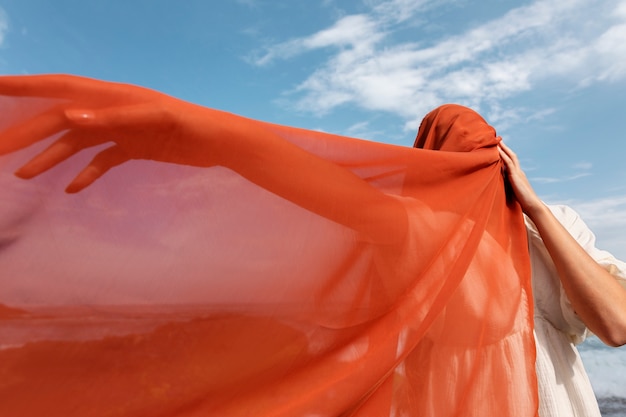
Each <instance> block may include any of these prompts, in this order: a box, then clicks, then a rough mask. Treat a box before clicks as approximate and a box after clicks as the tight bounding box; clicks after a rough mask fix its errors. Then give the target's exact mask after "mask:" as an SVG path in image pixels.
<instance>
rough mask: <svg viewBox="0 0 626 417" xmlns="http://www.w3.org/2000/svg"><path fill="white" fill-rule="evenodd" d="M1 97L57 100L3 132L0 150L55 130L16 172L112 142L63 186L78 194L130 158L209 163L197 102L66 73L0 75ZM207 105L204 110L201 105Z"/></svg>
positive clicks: (204, 118) (207, 131) (206, 131)
mask: <svg viewBox="0 0 626 417" xmlns="http://www.w3.org/2000/svg"><path fill="white" fill-rule="evenodd" d="M0 95H5V96H11V95H16V96H34V97H42V98H50V99H58V101H59V103H58V104H56V105H54V106H53V107H52V108H49V109H48V110H46V111H44V112H41V113H39V114H35V115H34V116H32V117H31V118H30V119H27V120H25V121H24V122H22V123H21V124H18V125H14V126H11V127H10V128H9V129H7V130H6V131H4V132H2V133H1V136H0V155H3V154H7V153H9V152H13V151H16V150H19V149H22V148H26V147H28V146H30V145H32V144H34V143H36V142H39V141H41V140H44V139H46V138H48V137H50V136H53V135H57V134H61V133H62V136H60V137H59V138H58V139H57V140H56V141H54V142H53V143H52V144H51V145H50V146H49V147H48V148H47V149H45V150H44V151H43V152H41V153H40V154H39V155H37V156H35V157H34V158H33V159H31V160H30V161H28V162H27V163H26V164H25V165H23V166H22V167H21V168H20V169H18V170H17V172H16V175H17V176H19V177H22V178H32V177H35V176H37V175H39V174H41V173H43V172H45V171H47V170H48V169H50V168H52V167H54V166H56V165H58V164H60V163H61V162H63V161H64V160H66V159H68V158H70V157H71V156H72V155H74V154H76V153H78V152H80V151H82V150H84V149H87V148H91V147H94V146H98V145H102V144H105V143H111V146H110V147H108V148H106V149H104V150H102V151H100V152H99V153H98V154H97V155H96V156H95V157H94V158H93V159H92V160H91V162H90V163H89V164H88V165H87V166H86V167H85V168H84V169H83V170H82V171H81V172H80V173H78V175H77V176H76V177H75V179H74V180H73V181H72V182H71V183H70V185H69V186H68V187H67V191H68V192H78V191H80V190H82V189H83V188H85V187H87V186H89V185H90V184H92V183H93V182H94V181H95V180H97V179H98V178H99V177H101V176H102V175H104V174H105V173H106V172H107V171H108V170H109V169H111V168H113V167H115V166H117V165H120V164H122V163H124V162H126V161H129V160H131V159H150V160H156V161H162V162H173V163H178V164H185V165H196V166H210V165H213V164H215V159H214V158H213V157H214V156H215V155H214V153H213V152H211V147H212V146H211V144H210V143H209V141H207V140H206V138H207V137H209V136H210V135H211V133H212V132H211V121H210V119H211V117H210V116H211V115H210V114H208V115H207V114H206V112H202V111H201V109H203V108H201V107H199V106H195V105H193V104H190V103H187V102H184V101H181V100H177V99H175V98H173V97H169V96H167V95H165V94H161V93H159V92H156V91H153V90H148V89H145V88H141V87H137V86H131V85H123V84H116V83H110V82H104V81H98V80H93V79H88V78H82V77H75V76H68V75H41V76H16V77H0ZM203 110H206V109H203Z"/></svg>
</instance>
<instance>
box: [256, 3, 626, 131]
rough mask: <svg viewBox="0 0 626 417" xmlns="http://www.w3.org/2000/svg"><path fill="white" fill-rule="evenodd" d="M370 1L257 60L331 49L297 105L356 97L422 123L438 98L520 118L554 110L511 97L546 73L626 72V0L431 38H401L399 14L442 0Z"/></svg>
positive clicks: (529, 14) (546, 6) (585, 79)
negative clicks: (513, 103) (364, 9)
mask: <svg viewBox="0 0 626 417" xmlns="http://www.w3.org/2000/svg"><path fill="white" fill-rule="evenodd" d="M368 4H369V5H370V7H371V10H370V12H368V13H362V14H355V15H349V16H344V17H342V18H340V19H339V20H337V21H336V22H335V24H333V25H331V26H330V27H329V28H326V29H324V30H321V31H319V32H317V33H314V34H312V35H310V36H307V37H303V38H297V39H292V40H290V41H287V42H283V43H279V44H276V45H274V46H272V47H270V48H269V49H267V50H266V51H265V53H264V54H263V55H261V56H260V57H259V58H257V59H256V60H255V63H256V64H257V65H266V64H269V63H271V62H274V61H276V60H278V59H289V58H292V57H294V56H296V55H298V54H302V53H306V52H307V51H311V50H315V49H321V48H324V49H325V50H326V51H328V53H329V55H328V57H327V59H326V60H325V61H324V62H322V63H321V65H319V66H318V67H317V68H316V69H314V70H313V71H312V72H311V73H310V74H309V75H308V76H307V77H306V79H304V80H303V81H302V82H301V83H300V84H299V85H298V86H297V87H296V88H294V89H293V90H292V91H289V92H286V97H287V98H288V100H289V102H290V105H292V106H294V107H295V108H296V109H299V110H303V111H308V112H313V113H318V114H323V113H326V112H329V111H331V110H333V109H334V108H336V107H338V106H341V105H345V104H353V105H356V106H359V107H361V108H365V109H370V110H376V111H387V112H390V113H393V114H396V115H399V116H400V117H402V118H404V119H405V120H406V127H407V128H410V129H414V128H415V127H416V125H418V124H419V119H418V118H419V117H420V116H421V115H422V114H424V113H426V111H428V110H429V109H431V108H432V107H434V106H436V105H439V104H441V103H443V102H458V103H462V104H466V105H469V106H471V107H473V108H476V109H477V110H480V111H486V113H487V114H488V113H493V114H495V115H496V116H498V115H499V116H500V117H502V118H503V120H505V121H509V122H512V121H514V120H520V121H521V120H524V119H528V118H530V117H533V116H534V115H537V114H540V113H542V112H543V113H545V112H544V110H545V111H546V112H547V111H549V110H547V109H532V110H529V109H516V110H515V111H512V110H509V109H506V108H505V106H504V105H503V103H504V101H505V100H506V99H507V98H511V97H513V96H515V95H518V94H521V93H523V92H525V91H528V90H530V89H532V88H534V87H535V86H536V85H537V84H538V83H540V82H545V81H551V80H558V81H559V82H564V81H567V80H569V83H570V85H571V86H572V87H576V86H584V85H588V84H591V83H596V82H600V81H615V80H621V79H624V78H626V42H624V41H623V40H624V39H626V1H621V2H619V3H618V4H617V5H616V6H615V4H614V3H612V2H608V1H605V0H570V1H567V2H564V1H561V0H536V1H534V2H532V3H530V4H528V5H526V6H522V7H518V8H515V9H512V10H510V11H509V12H507V13H505V14H504V15H502V16H501V17H499V18H497V19H494V20H491V21H488V22H485V23H483V24H481V25H479V26H476V27H473V28H471V29H468V30H466V31H464V32H462V33H458V34H456V35H453V36H449V37H446V38H441V39H438V40H436V41H431V42H430V43H425V41H423V42H394V39H393V35H394V32H395V31H396V30H399V28H403V25H401V24H398V23H399V22H403V21H407V20H409V19H410V18H411V17H413V18H414V19H418V18H419V17H420V16H421V14H422V12H424V11H425V10H428V9H429V8H432V7H435V6H437V7H440V3H438V2H434V1H425V0H424V1H409V0H387V1H375V0H372V1H370V2H369V3H368ZM612 5H613V6H612ZM418 12H419V13H418ZM589 16H593V19H590V18H589ZM544 115H545V114H544ZM492 121H494V122H495V121H498V120H492Z"/></svg>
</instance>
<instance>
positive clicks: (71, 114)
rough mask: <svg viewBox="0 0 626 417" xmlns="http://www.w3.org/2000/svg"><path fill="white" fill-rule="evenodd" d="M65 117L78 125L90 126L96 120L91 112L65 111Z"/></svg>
mask: <svg viewBox="0 0 626 417" xmlns="http://www.w3.org/2000/svg"><path fill="white" fill-rule="evenodd" d="M65 117H67V118H68V119H69V120H70V121H72V122H74V123H78V124H88V123H91V122H92V121H93V119H94V113H93V112H92V111H91V110H74V109H70V110H65Z"/></svg>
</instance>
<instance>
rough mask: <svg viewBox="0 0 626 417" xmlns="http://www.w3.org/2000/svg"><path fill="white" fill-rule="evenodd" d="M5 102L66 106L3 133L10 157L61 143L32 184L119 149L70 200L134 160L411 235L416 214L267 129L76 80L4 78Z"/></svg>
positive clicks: (83, 175)
mask: <svg viewBox="0 0 626 417" xmlns="http://www.w3.org/2000/svg"><path fill="white" fill-rule="evenodd" d="M1 95H4V96H19V97H43V98H50V99H54V100H56V102H57V104H56V105H53V107H51V108H48V109H47V110H45V111H42V112H39V113H37V114H35V115H34V116H32V117H30V118H28V119H26V120H24V121H23V122H22V123H19V124H17V125H13V126H11V127H9V128H8V129H7V130H5V131H4V132H1V133H0V155H3V154H7V153H10V152H13V151H16V150H19V149H22V148H26V147H28V146H30V145H32V144H34V143H36V142H39V141H42V140H44V139H46V138H49V137H51V136H54V135H58V134H60V135H61V136H60V137H59V138H58V139H57V140H56V141H54V142H53V143H52V144H51V145H50V146H49V147H48V148H47V149H45V150H44V151H43V152H42V153H40V154H39V155H37V156H35V157H34V158H33V159H31V160H30V161H28V162H27V163H26V164H25V165H23V166H22V167H21V168H19V169H18V170H17V172H16V174H17V175H18V176H20V177H22V178H32V177H35V176H37V175H39V174H41V173H43V172H45V171H46V170H48V169H50V168H52V167H54V166H56V165H58V164H60V163H61V162H63V161H64V160H66V159H68V158H70V157H72V155H75V154H76V153H78V152H80V151H82V150H84V149H87V148H91V147H94V146H98V145H102V144H105V143H111V146H110V147H108V148H106V149H104V150H102V151H100V152H99V153H97V154H96V156H95V157H94V158H93V159H92V160H91V162H89V163H88V164H87V166H86V167H85V168H84V169H83V170H82V171H81V172H80V173H78V175H77V176H76V177H75V178H74V180H73V181H72V182H71V183H70V185H69V186H68V187H67V189H66V191H67V192H78V191H80V190H82V189H84V188H85V187H87V186H89V185H90V184H92V183H93V182H94V181H96V180H97V179H98V178H100V177H101V176H102V175H104V174H105V173H106V172H107V171H108V170H109V169H111V168H113V167H115V166H117V165H120V164H123V163H124V162H126V161H129V160H131V159H150V160H155V161H161V162H171V163H176V164H183V165H193V166H199V167H208V166H213V165H222V166H225V167H227V168H229V169H232V170H233V171H235V172H237V173H238V174H239V175H241V176H243V177H244V178H246V179H248V180H249V181H251V182H253V183H255V184H257V185H258V186H260V187H262V188H264V189H266V190H268V191H270V192H272V193H274V194H276V195H278V196H281V197H283V198H285V199H287V200H289V201H291V202H293V203H295V204H297V205H299V206H301V207H303V208H305V209H307V210H309V211H312V212H314V213H317V214H319V215H321V216H323V217H326V218H328V219H330V220H333V221H335V222H337V223H340V224H343V225H345V226H347V227H349V228H351V229H354V230H356V231H359V232H360V233H362V234H363V235H364V236H367V238H368V239H371V240H372V241H374V242H380V243H398V242H402V241H403V239H404V237H405V235H406V229H407V222H408V220H407V213H406V210H405V208H404V206H403V205H402V204H401V203H400V202H399V201H398V200H397V199H395V198H392V197H389V196H387V195H386V194H384V193H382V192H380V191H379V190H378V189H376V188H375V187H373V186H372V185H370V184H369V183H367V182H366V181H364V180H363V179H361V178H360V177H358V176H357V175H355V174H354V173H352V172H351V171H349V170H347V169H345V168H343V167H340V166H339V165H337V164H335V163H333V162H331V161H327V160H325V159H322V158H320V157H318V156H317V155H314V154H312V153H309V152H307V151H305V150H304V149H302V148H300V147H298V146H296V145H295V144H293V143H291V142H288V141H287V140H285V139H284V138H283V137H281V136H280V135H278V134H276V133H275V132H274V131H273V130H272V129H268V128H267V127H266V125H265V124H264V123H262V122H258V121H254V120H251V119H246V118H244V117H241V116H237V115H234V114H231V113H225V112H222V111H218V110H213V109H209V108H205V107H201V106H197V105H194V104H191V103H188V102H185V101H182V100H178V99H175V98H173V97H170V96H167V95H165V94H161V93H159V92H156V91H152V90H148V89H145V88H141V87H137V86H132V85H126V84H116V83H110V82H104V81H98V80H93V79H88V78H81V77H75V76H68V75H39V76H18V77H0V96H1ZM320 196H324V198H320Z"/></svg>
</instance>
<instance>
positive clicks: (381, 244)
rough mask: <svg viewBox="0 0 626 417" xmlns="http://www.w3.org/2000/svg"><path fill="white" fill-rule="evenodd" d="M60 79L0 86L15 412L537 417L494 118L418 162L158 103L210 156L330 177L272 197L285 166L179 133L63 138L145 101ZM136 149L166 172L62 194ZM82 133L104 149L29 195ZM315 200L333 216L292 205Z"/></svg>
mask: <svg viewBox="0 0 626 417" xmlns="http://www.w3.org/2000/svg"><path fill="white" fill-rule="evenodd" d="M62 81H63V83H66V86H65V89H62V88H58V85H59V78H58V77H53V76H51V77H35V78H29V77H8V78H4V79H1V80H0V93H1V94H4V96H3V97H2V99H1V101H0V117H1V122H0V123H1V126H0V129H1V130H2V131H3V132H4V133H2V134H1V136H0V154H3V156H1V157H0V189H1V190H2V199H0V271H1V272H0V274H1V278H0V415H6V416H41V415H47V416H69V415H76V416H78V415H80V416H200V415H202V416H206V415H215V416H250V415H258V416H465V415H468V416H469V415H472V416H477V415H479V416H498V417H499V416H504V415H506V416H534V415H536V409H537V399H536V396H537V386H536V378H535V373H534V361H535V347H534V342H533V334H532V301H531V292H530V291H531V289H530V271H529V260H528V250H527V240H526V232H525V227H524V222H523V218H522V214H521V211H520V209H519V207H518V206H517V204H515V203H512V202H508V201H507V196H506V193H505V185H504V182H503V177H502V174H501V162H500V160H499V155H498V151H497V149H496V145H497V143H498V140H499V138H498V137H497V136H496V133H495V131H494V130H493V128H491V127H490V126H488V125H487V123H486V122H485V121H484V120H483V119H482V118H480V116H478V115H477V114H476V113H474V112H473V111H471V110H469V109H466V108H463V107H460V106H444V107H442V108H440V109H438V110H436V111H434V112H433V113H431V114H429V115H428V116H427V118H426V120H425V121H424V122H423V123H422V126H421V128H420V132H419V135H418V138H417V141H416V145H417V146H419V147H422V148H428V149H411V148H405V147H398V146H392V145H387V144H381V143H373V142H368V141H362V140H358V139H353V138H345V137H340V136H336V135H331V134H326V133H321V132H315V131H308V130H302V129H296V128H291V127H285V126H278V125H273V124H268V123H264V122H260V121H253V120H249V119H244V118H240V117H238V116H234V115H229V114H226V113H222V112H218V111H216V110H211V109H205V108H199V107H194V108H193V109H192V111H191V113H188V108H187V107H185V106H188V103H184V102H181V101H178V100H175V99H172V98H169V97H167V96H158V97H159V100H160V104H159V105H160V106H161V107H160V108H161V109H162V107H163V106H165V107H167V114H168V115H171V114H174V115H178V116H181V117H182V119H184V120H191V119H193V120H191V121H190V122H189V123H195V125H194V126H199V125H200V124H201V123H206V124H207V125H206V130H203V129H196V130H197V131H198V132H204V131H206V140H207V141H211V140H214V139H215V138H219V139H220V140H233V141H234V140H235V139H236V138H235V137H234V136H233V137H232V138H231V137H230V136H228V135H231V134H232V133H231V132H233V131H237V132H238V133H237V134H238V135H243V136H245V137H247V138H252V139H253V141H254V142H255V143H256V142H257V141H258V143H263V144H264V145H263V147H261V148H260V149H259V150H258V155H259V158H261V157H262V155H266V154H273V153H277V152H282V149H283V148H282V147H281V146H283V145H284V144H288V145H289V146H294V147H295V148H297V149H298V150H304V151H306V154H307V155H310V157H311V158H314V159H313V160H312V161H313V162H312V163H313V164H315V163H317V161H318V160H319V161H322V162H323V163H326V164H330V165H329V166H331V168H329V170H328V171H326V170H324V169H320V170H317V171H311V170H307V169H304V167H300V168H298V167H292V168H290V169H289V170H288V171H287V172H286V173H285V172H284V171H281V172H280V178H279V181H283V182H284V183H291V184H294V183H295V184H299V189H296V190H295V191H289V189H288V190H287V191H285V190H284V189H283V188H280V187H281V186H282V185H280V184H279V185H278V186H276V187H274V188H272V187H271V186H265V185H264V184H266V182H265V181H266V180H265V179H264V178H265V177H263V178H261V176H264V175H274V168H275V167H274V166H262V167H257V168H256V169H257V171H254V173H253V174H251V173H250V171H249V169H252V168H250V167H249V166H245V167H241V166H239V165H237V163H238V160H237V155H231V154H224V152H219V149H223V148H219V147H218V148H216V149H217V150H216V151H215V152H213V153H204V149H203V148H202V146H204V145H202V144H201V145H194V146H196V147H195V148H193V147H192V148H191V150H190V151H189V152H188V153H185V152H187V150H183V151H180V150H178V148H177V143H178V142H176V143H175V144H172V141H180V140H183V139H185V138H182V139H181V137H179V136H180V135H179V133H178V132H179V130H177V129H178V128H177V127H174V128H172V129H171V130H167V129H165V130H162V131H161V134H160V135H158V136H155V135H153V134H151V133H150V130H149V127H150V126H147V125H146V126H147V127H146V126H144V125H141V124H139V125H136V126H122V127H121V128H120V129H121V130H119V131H118V130H115V129H117V128H118V127H119V126H118V127H116V128H115V129H114V128H113V127H111V125H107V126H104V125H103V126H99V127H98V129H86V128H82V127H81V126H80V125H76V124H71V123H69V124H68V122H67V121H66V119H65V118H64V116H63V115H64V114H66V115H67V113H63V112H64V111H65V110H67V109H68V108H72V106H74V107H77V106H78V107H80V108H83V107H85V106H87V107H88V108H95V109H102V108H109V107H115V106H123V105H125V104H134V103H135V102H136V101H135V97H136V95H137V94H143V93H142V92H141V91H139V90H138V89H137V88H136V87H133V86H125V85H119V84H115V85H108V84H102V83H100V82H98V81H95V80H86V79H78V78H72V77H69V78H62ZM101 84H102V85H104V87H103V88H105V87H106V88H107V89H108V90H106V93H104V92H103V93H102V94H93V90H90V89H89V88H92V86H96V87H98V88H100V86H101ZM64 85H65V84H64ZM77 85H80V88H78V87H77ZM83 85H84V86H87V87H89V88H86V89H85V90H84V92H83V93H81V91H83V90H81V88H83ZM53 87H54V88H53ZM96 87H94V88H96ZM113 90H115V92H116V94H117V93H120V94H117V95H116V97H117V98H116V100H112V99H110V96H108V95H107V94H108V91H113ZM103 91H105V90H103ZM138 91H139V92H138ZM81 94H82V95H81ZM146 94H154V93H146ZM194 112H197V113H194ZM188 114H191V115H190V116H188ZM196 115H198V117H197V118H196ZM200 116H201V117H200ZM216 126H218V127H219V129H216ZM131 130H132V137H133V139H132V140H133V141H134V142H132V147H133V148H132V149H133V152H135V150H136V149H139V150H141V148H142V147H143V148H145V149H150V151H149V152H148V151H146V152H145V155H148V157H145V159H148V160H141V159H139V158H137V157H129V158H127V159H125V160H123V161H122V162H123V163H120V164H113V165H119V166H115V167H114V168H113V169H111V170H110V171H108V172H107V173H106V174H105V175H104V176H102V177H101V178H100V179H98V180H97V181H96V182H94V183H93V184H92V185H90V186H88V187H87V188H85V189H84V190H82V191H80V192H78V193H74V194H67V193H64V192H63V188H64V187H65V186H66V185H67V184H68V183H69V182H70V181H71V179H72V178H73V177H74V176H75V175H76V174H77V173H78V172H80V171H81V170H82V169H83V167H84V166H85V165H86V164H87V163H88V161H89V160H90V159H91V158H92V157H93V156H94V154H96V153H98V152H101V151H102V149H104V148H106V147H107V146H109V145H110V143H113V144H114V146H117V145H115V143H118V144H119V143H121V139H120V140H119V141H118V142H115V141H116V140H118V137H122V136H123V135H125V134H126V133H127V132H129V131H131ZM194 131H195V130H194ZM68 132H69V133H68ZM183 132H187V131H185V130H184V129H183ZM68 135H69V136H71V139H72V140H74V139H76V137H77V136H76V135H78V136H80V138H79V139H80V140H82V141H90V140H93V141H94V143H93V144H94V145H96V146H95V147H93V148H91V147H89V148H88V149H85V150H83V151H82V152H80V153H78V154H76V155H71V156H70V157H69V159H67V160H66V161H64V162H62V163H58V164H55V166H54V167H52V168H51V169H50V170H49V171H48V172H46V173H44V174H42V175H39V176H37V177H36V178H33V179H30V180H23V179H20V178H16V177H15V176H14V175H13V173H14V172H15V171H16V170H17V169H18V168H20V167H21V166H23V165H24V164H25V163H26V162H27V161H29V160H31V158H33V157H34V156H35V155H36V154H37V153H38V152H41V151H42V149H45V148H46V147H47V146H49V145H50V144H52V143H55V141H57V140H62V141H63V140H66V142H63V143H67V139H64V138H67V137H68ZM177 135H179V136H177ZM220 135H222V136H220ZM233 135H234V134H233ZM224 136H226V137H224ZM102 137H106V139H105V140H102ZM198 137H202V138H203V136H202V135H201V134H199V136H198ZM59 138H61V139H59ZM94 138H97V140H96V139H94ZM237 138H239V136H237ZM109 139H110V140H111V141H113V142H107V141H108V140H109ZM266 139H267V141H266ZM237 140H238V139H237ZM104 143H108V144H109V145H107V144H104ZM198 143H200V142H198ZM274 143H276V144H277V145H273V144H274ZM53 146H55V145H53ZM220 146H221V145H220ZM223 146H227V145H223ZM126 149H130V148H126ZM152 149H157V150H158V151H152ZM181 149H182V148H181ZM289 149H291V148H289ZM137 152H139V151H137ZM177 152H179V153H177ZM133 155H134V154H133ZM142 155H143V154H142ZM163 155H166V157H163ZM287 155H289V154H287ZM220 158H221V159H220ZM149 159H153V160H149ZM168 162H174V163H168ZM322 162H320V163H322ZM285 164H288V161H286V162H285ZM113 165H111V166H113ZM324 166H326V165H324ZM333 167H334V168H338V169H340V170H341V171H345V172H346V173H347V174H349V175H350V176H353V177H354V178H356V179H357V180H358V181H359V182H361V183H362V184H363V188H359V187H360V186H359V187H356V188H353V187H348V186H346V184H347V183H346V182H342V181H340V180H338V177H337V176H336V174H335V172H336V171H334V170H333V169H334V168H333ZM277 169H278V168H277ZM255 175H256V176H255ZM277 175H278V174H277ZM313 180H315V181H320V180H321V181H323V182H324V183H326V184H328V188H329V195H326V194H325V193H318V194H316V195H312V196H309V195H307V196H305V197H302V196H301V195H300V194H298V193H300V192H302V189H305V190H306V184H307V183H312V182H313ZM342 187H344V188H342ZM296 188H297V187H296ZM335 188H337V189H339V190H340V191H341V192H343V193H345V195H346V196H347V197H346V198H345V199H343V200H337V199H335V198H334V197H332V198H331V194H330V193H332V192H333V190H334V189H335ZM361 190H365V191H361ZM367 190H370V191H367ZM290 192H292V193H293V194H290ZM361 192H362V193H365V194H359V193H361ZM370 192H371V194H367V193H370ZM364 195H366V197H367V198H366V200H367V199H370V200H371V201H372V202H373V203H372V204H371V205H369V206H367V207H364V206H365V205H364V204H361V202H362V201H364V197H363V196H364ZM305 200H306V202H307V203H306V204H305V203H303V201H305ZM370 200H367V201H370ZM351 202H352V203H351ZM364 208H365V210H366V211H365V212H364ZM398 208H401V210H398ZM372 212H375V213H374V214H376V215H377V216H378V217H377V218H383V219H384V221H380V222H372V221H370V219H371V218H372V217H371V213H372ZM345 213H354V215H353V216H349V215H346V214H345ZM381 213H382V214H383V216H379V214H381ZM344 219H346V220H345V221H344ZM398 230H401V233H398Z"/></svg>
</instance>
